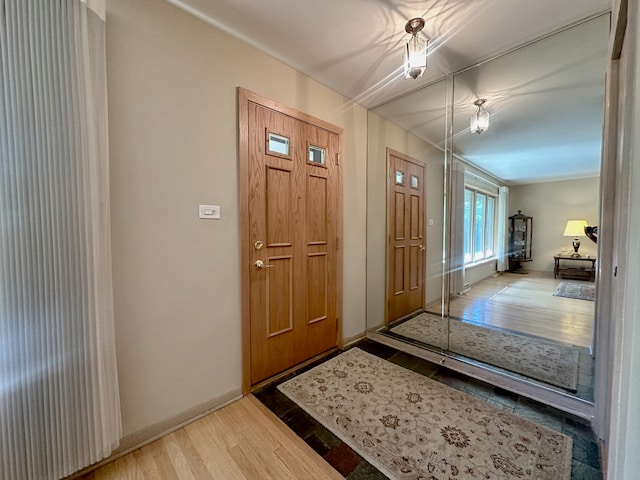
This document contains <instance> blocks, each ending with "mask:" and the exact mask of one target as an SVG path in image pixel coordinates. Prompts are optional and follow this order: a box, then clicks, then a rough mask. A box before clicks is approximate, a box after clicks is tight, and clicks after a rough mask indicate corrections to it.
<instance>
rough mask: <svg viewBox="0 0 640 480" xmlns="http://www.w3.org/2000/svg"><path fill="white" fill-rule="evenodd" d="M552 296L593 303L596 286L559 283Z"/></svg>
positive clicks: (591, 284)
mask: <svg viewBox="0 0 640 480" xmlns="http://www.w3.org/2000/svg"><path fill="white" fill-rule="evenodd" d="M553 296H554V297H565V298H576V299H578V300H589V301H591V302H593V301H594V300H595V299H596V286H595V285H594V284H593V283H574V282H561V283H560V284H559V285H558V288H556V291H555V292H553Z"/></svg>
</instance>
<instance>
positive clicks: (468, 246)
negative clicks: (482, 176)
mask: <svg viewBox="0 0 640 480" xmlns="http://www.w3.org/2000/svg"><path fill="white" fill-rule="evenodd" d="M495 211H496V197H495V196H493V195H491V194H488V193H484V192H480V191H477V190H474V189H472V188H468V187H467V188H465V189H464V263H465V264H467V263H475V262H479V261H481V260H487V259H489V258H493V257H495V248H494V238H495V236H494V231H495V218H496V215H495Z"/></svg>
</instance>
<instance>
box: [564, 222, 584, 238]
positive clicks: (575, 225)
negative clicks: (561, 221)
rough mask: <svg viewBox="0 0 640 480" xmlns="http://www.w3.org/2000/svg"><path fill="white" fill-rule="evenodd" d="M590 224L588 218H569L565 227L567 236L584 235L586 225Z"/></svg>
mask: <svg viewBox="0 0 640 480" xmlns="http://www.w3.org/2000/svg"><path fill="white" fill-rule="evenodd" d="M587 225H588V223H587V221H586V220H569V221H568V222H567V226H566V227H564V233H563V234H562V235H564V236H565V237H584V236H585V233H584V227H586V226H587Z"/></svg>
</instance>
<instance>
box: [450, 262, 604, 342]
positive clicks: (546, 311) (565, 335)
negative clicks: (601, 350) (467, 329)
mask: <svg viewBox="0 0 640 480" xmlns="http://www.w3.org/2000/svg"><path fill="white" fill-rule="evenodd" d="M562 281H567V280H562V279H554V278H553V274H551V273H546V272H529V273H528V274H525V275H522V274H516V273H502V274H501V275H499V276H497V277H495V278H488V279H485V280H483V281H481V282H478V283H477V284H474V285H473V286H472V288H471V290H469V291H468V292H467V293H465V294H464V295H460V296H457V297H454V298H452V300H451V302H450V315H451V316H452V317H457V318H461V319H463V320H465V321H469V322H473V323H476V324H480V325H482V324H484V325H491V326H494V327H501V328H505V329H508V330H511V331H514V332H520V333H525V334H529V335H535V336H538V337H542V338H548V339H550V340H555V341H559V342H563V343H567V344H570V345H577V346H582V347H590V346H591V343H592V338H593V326H594V306H595V304H594V302H590V301H586V300H577V299H572V298H564V297H554V296H553V292H554V291H555V289H556V287H557V286H558V284H559V283H560V282H562ZM568 281H575V280H568Z"/></svg>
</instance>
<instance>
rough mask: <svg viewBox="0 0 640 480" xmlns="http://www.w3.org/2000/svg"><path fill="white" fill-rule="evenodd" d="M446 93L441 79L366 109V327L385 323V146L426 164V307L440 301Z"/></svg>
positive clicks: (386, 234) (374, 327)
mask: <svg viewBox="0 0 640 480" xmlns="http://www.w3.org/2000/svg"><path fill="white" fill-rule="evenodd" d="M446 92H447V85H446V81H445V80H442V81H440V82H438V83H435V84H433V85H430V86H428V87H426V88H424V89H422V90H419V91H418V92H414V93H412V94H411V95H407V96H404V97H402V98H401V99H397V100H395V101H393V102H392V104H388V105H383V106H381V107H378V108H376V109H373V110H371V111H369V114H368V115H369V117H368V154H367V158H368V160H367V161H368V163H367V327H368V328H370V329H377V328H379V327H382V326H384V325H385V312H386V310H387V309H386V305H385V302H386V298H387V273H386V269H385V265H386V248H387V243H388V232H387V212H386V185H387V178H388V175H389V172H388V171H387V165H386V152H387V148H391V149H393V150H396V151H399V152H402V153H403V154H405V155H408V156H410V157H412V158H414V159H415V160H417V161H419V162H420V163H423V164H424V166H425V186H426V191H425V204H426V205H425V229H424V230H425V237H426V238H425V240H426V244H425V247H426V250H425V270H424V271H425V282H424V288H425V295H424V299H425V301H424V303H425V306H426V305H431V304H434V303H436V304H439V302H440V299H441V296H442V285H443V275H442V274H443V257H442V252H443V232H444V228H445V219H444V205H445V189H444V185H445V153H444V149H445V130H446V124H445V118H446ZM401 125H402V126H401ZM414 132H415V133H414Z"/></svg>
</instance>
